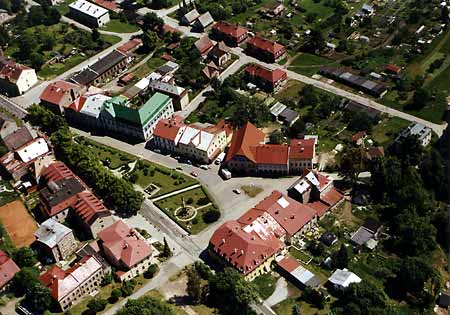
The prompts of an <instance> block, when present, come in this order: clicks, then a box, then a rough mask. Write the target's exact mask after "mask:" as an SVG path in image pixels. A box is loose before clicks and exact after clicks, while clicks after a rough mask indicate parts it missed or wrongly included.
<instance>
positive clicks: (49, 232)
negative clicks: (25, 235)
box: [34, 218, 72, 248]
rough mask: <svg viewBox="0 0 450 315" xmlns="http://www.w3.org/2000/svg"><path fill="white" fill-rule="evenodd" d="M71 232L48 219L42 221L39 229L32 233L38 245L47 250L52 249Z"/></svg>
mask: <svg viewBox="0 0 450 315" xmlns="http://www.w3.org/2000/svg"><path fill="white" fill-rule="evenodd" d="M70 233H72V230H71V229H69V228H68V227H67V226H65V225H63V224H61V223H59V222H58V221H56V220H54V219H52V218H50V219H48V220H46V221H44V222H43V223H42V224H41V226H40V227H39V229H38V230H37V231H36V232H35V233H34V235H35V236H36V238H37V240H38V241H39V242H40V243H43V244H45V245H46V246H48V247H49V248H54V247H55V246H56V245H57V244H58V243H59V242H60V241H61V240H62V239H63V238H64V237H65V236H66V235H67V234H70Z"/></svg>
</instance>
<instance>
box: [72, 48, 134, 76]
mask: <svg viewBox="0 0 450 315" xmlns="http://www.w3.org/2000/svg"><path fill="white" fill-rule="evenodd" d="M125 58H127V56H126V55H125V54H122V53H121V52H119V51H117V50H113V51H111V52H110V53H109V54H107V55H106V56H104V57H103V58H101V59H99V60H98V61H97V62H95V63H94V64H93V65H90V66H89V67H88V68H86V69H84V70H83V71H81V72H79V73H78V74H76V75H75V76H73V77H72V78H71V81H73V82H75V83H78V84H82V85H88V84H90V83H92V82H93V81H95V79H97V78H98V77H99V76H101V75H103V74H104V73H105V72H107V71H108V70H109V69H111V68H112V67H114V66H116V65H117V64H118V63H120V62H121V61H123V60H124V59H125Z"/></svg>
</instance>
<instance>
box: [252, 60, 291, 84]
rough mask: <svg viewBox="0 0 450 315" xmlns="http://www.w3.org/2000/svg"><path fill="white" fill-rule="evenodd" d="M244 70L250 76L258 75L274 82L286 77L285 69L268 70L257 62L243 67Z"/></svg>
mask: <svg viewBox="0 0 450 315" xmlns="http://www.w3.org/2000/svg"><path fill="white" fill-rule="evenodd" d="M245 72H246V73H247V74H249V75H250V76H252V77H258V78H261V79H263V80H265V81H269V82H271V83H275V82H277V81H279V80H281V79H283V78H286V77H287V74H286V71H284V70H281V69H278V68H277V69H275V70H270V69H267V68H266V67H263V66H261V65H258V64H251V65H248V66H247V67H246V68H245Z"/></svg>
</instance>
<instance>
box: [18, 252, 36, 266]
mask: <svg viewBox="0 0 450 315" xmlns="http://www.w3.org/2000/svg"><path fill="white" fill-rule="evenodd" d="M13 260H14V262H15V263H16V264H17V265H18V266H19V267H20V268H23V267H32V266H34V265H35V264H36V262H37V259H36V253H35V252H34V250H32V249H31V248H30V247H22V248H19V249H17V250H16V251H14V253H13Z"/></svg>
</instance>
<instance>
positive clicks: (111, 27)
mask: <svg viewBox="0 0 450 315" xmlns="http://www.w3.org/2000/svg"><path fill="white" fill-rule="evenodd" d="M101 30H102V31H107V32H114V33H134V32H137V31H139V27H138V26H137V25H135V24H131V23H124V22H122V21H120V20H119V19H112V20H110V21H109V22H108V23H107V24H106V25H105V26H103V27H102V28H101Z"/></svg>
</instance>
